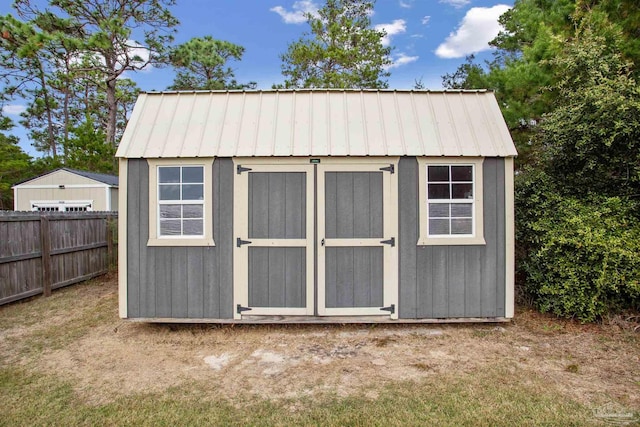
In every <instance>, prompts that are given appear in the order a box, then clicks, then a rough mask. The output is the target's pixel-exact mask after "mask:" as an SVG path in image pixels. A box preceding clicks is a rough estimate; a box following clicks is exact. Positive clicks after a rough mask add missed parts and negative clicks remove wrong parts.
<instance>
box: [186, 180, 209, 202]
mask: <svg viewBox="0 0 640 427" xmlns="http://www.w3.org/2000/svg"><path fill="white" fill-rule="evenodd" d="M203 198H204V185H202V184H184V185H183V186H182V200H202V199H203Z"/></svg>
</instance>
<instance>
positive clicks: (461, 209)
mask: <svg viewBox="0 0 640 427" xmlns="http://www.w3.org/2000/svg"><path fill="white" fill-rule="evenodd" d="M471 206H472V205H471V203H453V204H452V205H451V216H452V217H453V218H471V217H472V216H473V215H472V213H471Z"/></svg>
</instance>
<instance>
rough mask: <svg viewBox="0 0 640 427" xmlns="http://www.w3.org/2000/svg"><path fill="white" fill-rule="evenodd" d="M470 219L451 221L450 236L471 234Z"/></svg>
mask: <svg viewBox="0 0 640 427" xmlns="http://www.w3.org/2000/svg"><path fill="white" fill-rule="evenodd" d="M472 231H473V228H472V226H471V219H452V220H451V234H471V232H472Z"/></svg>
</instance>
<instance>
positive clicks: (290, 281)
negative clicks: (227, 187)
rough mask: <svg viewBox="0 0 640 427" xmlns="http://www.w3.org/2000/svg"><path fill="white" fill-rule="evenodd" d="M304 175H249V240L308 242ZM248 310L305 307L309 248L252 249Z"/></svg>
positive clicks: (297, 173) (269, 173) (256, 173)
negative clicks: (304, 240)
mask: <svg viewBox="0 0 640 427" xmlns="http://www.w3.org/2000/svg"><path fill="white" fill-rule="evenodd" d="M306 183H307V180H306V173H302V172H249V239H303V238H305V237H306V214H307V206H306V203H307V202H306V201H307V197H306V188H307V187H306V185H307V184H306ZM248 249H249V260H248V261H249V262H248V264H249V306H250V307H305V306H306V271H305V269H306V252H305V251H306V249H305V248H301V247H252V246H249V248H248Z"/></svg>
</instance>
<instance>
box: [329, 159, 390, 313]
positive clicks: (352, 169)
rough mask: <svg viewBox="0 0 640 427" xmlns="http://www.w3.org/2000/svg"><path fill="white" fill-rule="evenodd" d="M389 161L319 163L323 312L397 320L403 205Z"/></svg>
mask: <svg viewBox="0 0 640 427" xmlns="http://www.w3.org/2000/svg"><path fill="white" fill-rule="evenodd" d="M393 173H394V169H393V166H391V165H389V164H388V163H386V164H385V163H368V162H367V163H364V162H363V163H357V164H340V163H335V164H333V163H329V164H320V165H318V171H317V180H318V189H317V194H318V208H317V209H318V215H317V218H318V220H317V221H318V224H317V225H318V240H319V242H318V243H319V245H318V299H317V304H318V314H319V315H321V316H330V315H336V316H348V315H360V316H374V315H390V317H391V318H397V295H398V287H397V274H398V271H397V248H396V234H397V215H396V213H395V210H397V203H394V202H393V199H396V197H394V196H395V191H393V189H394V186H393V185H392V182H393V181H394V180H393V178H394V175H393Z"/></svg>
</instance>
